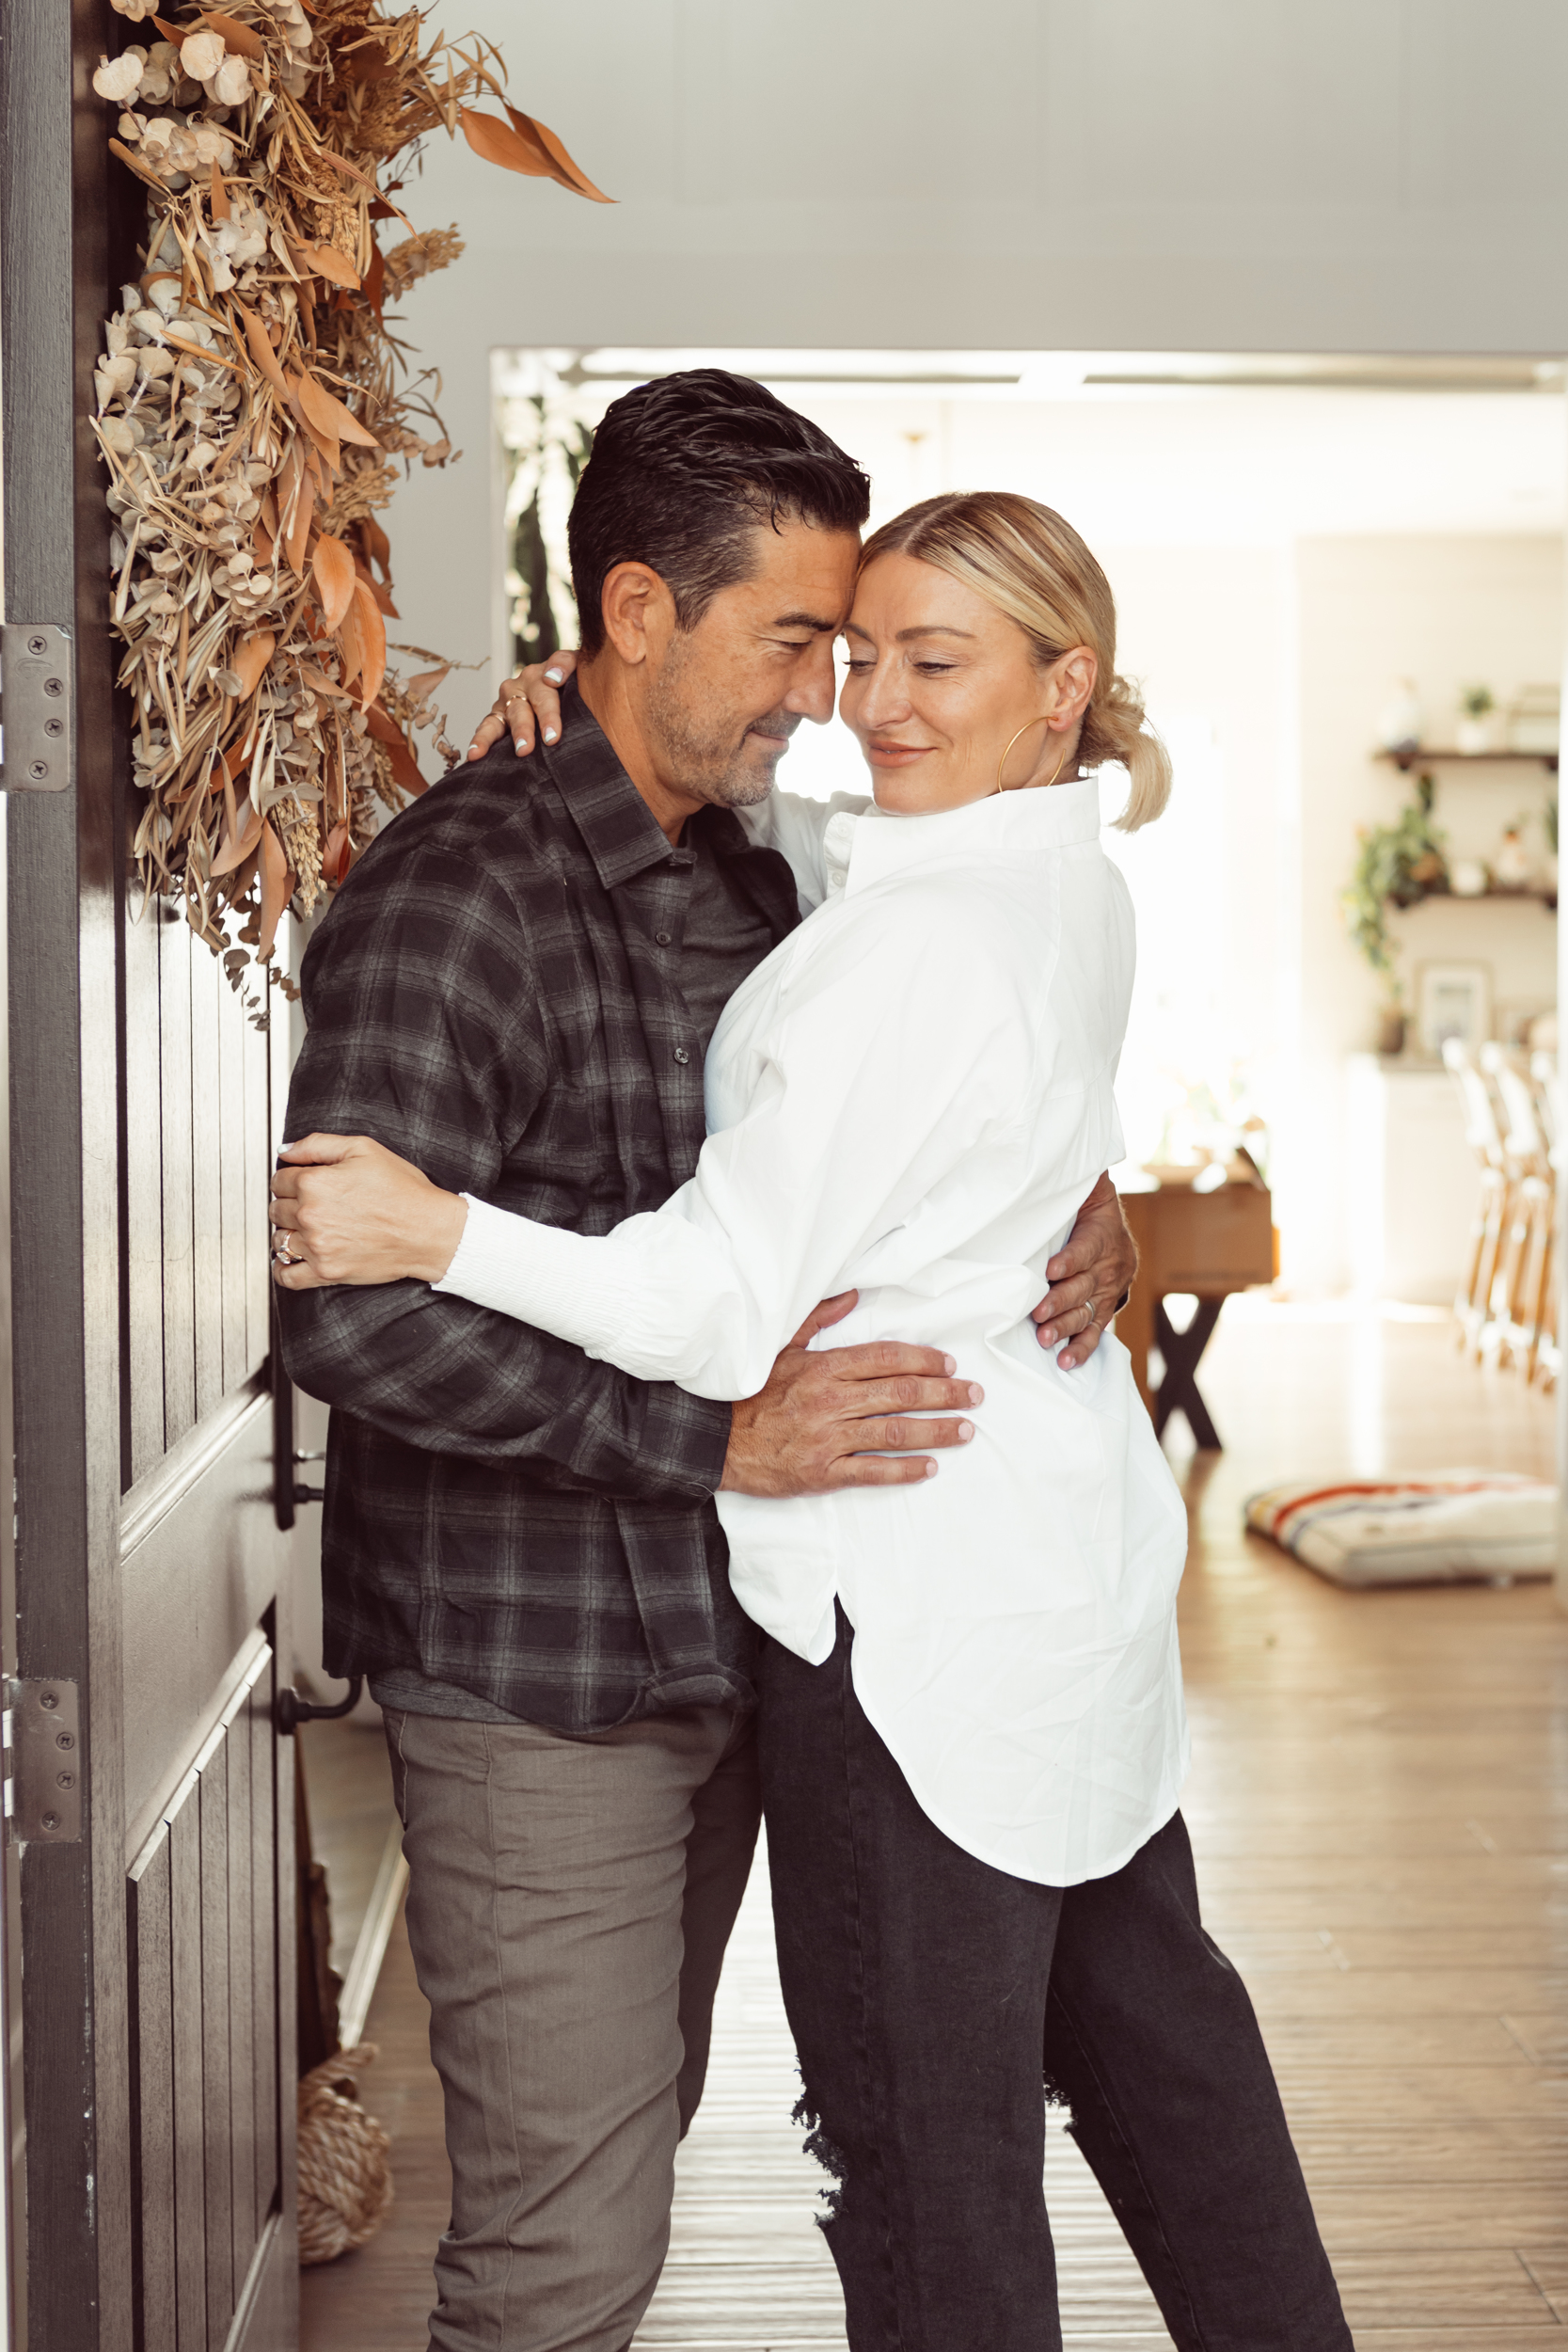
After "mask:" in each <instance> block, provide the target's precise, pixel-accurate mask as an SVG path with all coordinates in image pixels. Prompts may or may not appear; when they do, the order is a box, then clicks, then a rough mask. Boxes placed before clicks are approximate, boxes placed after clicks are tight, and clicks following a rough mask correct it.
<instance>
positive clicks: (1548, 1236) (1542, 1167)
mask: <svg viewBox="0 0 1568 2352" xmlns="http://www.w3.org/2000/svg"><path fill="white" fill-rule="evenodd" d="M1479 1059H1480V1062H1481V1071H1482V1073H1484V1075H1485V1076H1486V1077H1487V1078H1489V1079H1490V1080H1491V1082H1492V1084H1493V1086H1494V1087H1495V1088H1496V1089H1497V1099H1498V1101H1499V1102H1500V1104H1501V1105H1502V1112H1503V1122H1502V1138H1501V1139H1502V1149H1503V1158H1504V1163H1505V1167H1506V1170H1507V1176H1508V1186H1509V1208H1508V1215H1507V1218H1506V1223H1505V1230H1504V1236H1503V1246H1502V1248H1501V1250H1500V1252H1499V1253H1498V1257H1497V1266H1496V1269H1495V1271H1494V1273H1493V1277H1492V1288H1491V1291H1490V1294H1489V1295H1488V1299H1487V1308H1488V1312H1487V1316H1486V1322H1485V1327H1484V1331H1483V1335H1482V1350H1483V1353H1485V1354H1486V1355H1488V1356H1490V1357H1492V1358H1494V1359H1496V1360H1497V1362H1498V1363H1502V1364H1513V1365H1514V1366H1516V1367H1517V1368H1518V1370H1520V1371H1521V1372H1522V1373H1523V1374H1524V1375H1525V1377H1526V1378H1527V1379H1530V1378H1533V1376H1534V1373H1535V1361H1536V1355H1537V1351H1538V1349H1539V1347H1540V1343H1541V1329H1542V1318H1543V1315H1544V1311H1545V1307H1546V1294H1547V1290H1548V1288H1549V1285H1550V1282H1551V1269H1552V1254H1553V1253H1552V1243H1553V1233H1552V1225H1553V1218H1554V1216H1555V1212H1556V1205H1557V1203H1556V1193H1557V1179H1556V1173H1555V1171H1554V1169H1553V1168H1552V1165H1551V1162H1550V1159H1549V1157H1548V1153H1547V1143H1546V1136H1545V1133H1544V1129H1543V1126H1542V1121H1541V1118H1540V1114H1539V1112H1538V1110H1537V1107H1536V1091H1535V1088H1534V1086H1533V1085H1532V1084H1531V1081H1530V1077H1529V1073H1528V1064H1527V1063H1526V1061H1525V1058H1524V1056H1523V1055H1522V1054H1520V1053H1518V1052H1516V1051H1514V1050H1513V1049H1512V1048H1510V1047H1508V1046H1506V1045H1497V1044H1492V1045H1483V1046H1482V1047H1481V1054H1480V1057H1479Z"/></svg>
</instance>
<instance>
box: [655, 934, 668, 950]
mask: <svg viewBox="0 0 1568 2352" xmlns="http://www.w3.org/2000/svg"><path fill="white" fill-rule="evenodd" d="M654 938H655V939H656V940H657V943H658V945H659V946H661V947H668V946H669V945H670V934H669V932H668V931H655V933H654Z"/></svg>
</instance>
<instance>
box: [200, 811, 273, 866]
mask: <svg viewBox="0 0 1568 2352" xmlns="http://www.w3.org/2000/svg"><path fill="white" fill-rule="evenodd" d="M262 822H263V820H262V818H260V817H258V815H257V814H256V811H255V810H254V809H253V808H252V807H251V805H250V803H249V802H248V801H246V803H245V817H244V819H243V821H242V822H241V825H240V829H239V831H238V833H236V832H235V831H234V829H233V826H232V825H231V824H230V825H226V826H225V829H224V834H223V838H222V840H221V841H220V842H219V843H218V846H217V853H216V855H215V856H214V859H213V863H212V866H210V868H209V869H208V870H209V871H210V872H211V873H212V875H213V876H214V879H215V878H216V877H217V876H218V875H219V874H231V873H232V872H233V871H234V868H235V867H236V866H243V865H244V864H245V860H246V858H247V857H248V856H249V855H250V852H251V851H252V850H254V848H255V847H256V844H257V843H258V841H260V839H261V825H262Z"/></svg>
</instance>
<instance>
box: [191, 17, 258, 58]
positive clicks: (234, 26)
mask: <svg viewBox="0 0 1568 2352" xmlns="http://www.w3.org/2000/svg"><path fill="white" fill-rule="evenodd" d="M201 21H202V23H203V24H205V25H206V27H207V29H208V31H209V32H210V33H221V34H222V35H223V45H224V47H225V48H226V49H231V50H232V51H233V53H234V55H235V56H237V57H264V56H266V54H267V52H266V45H265V43H264V42H263V41H262V39H261V34H260V33H257V32H253V31H252V30H251V28H250V26H249V25H248V24H241V23H240V21H239V19H238V18H237V17H232V16H219V15H218V14H217V12H216V11H215V9H213V8H203V9H202V11H201Z"/></svg>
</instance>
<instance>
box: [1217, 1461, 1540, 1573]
mask: <svg viewBox="0 0 1568 2352" xmlns="http://www.w3.org/2000/svg"><path fill="white" fill-rule="evenodd" d="M1558 1512H1559V1495H1558V1490H1557V1487H1556V1486H1554V1485H1552V1484H1551V1483H1550V1481H1549V1480H1546V1479H1542V1478H1527V1477H1525V1476H1523V1475H1522V1474H1520V1473H1518V1472H1516V1471H1509V1470H1422V1471H1420V1472H1418V1473H1414V1474H1412V1475H1410V1476H1408V1477H1400V1476H1397V1475H1396V1476H1392V1477H1388V1478H1346V1479H1340V1480H1338V1481H1331V1480H1328V1479H1323V1478H1315V1479H1298V1480H1296V1481H1295V1482H1294V1483H1293V1484H1291V1485H1290V1486H1270V1487H1268V1488H1267V1489H1266V1490H1265V1491H1264V1492H1263V1493H1262V1494H1257V1495H1253V1496H1251V1497H1250V1498H1249V1500H1248V1502H1247V1505H1246V1524H1247V1526H1248V1527H1249V1528H1250V1529H1251V1530H1252V1532H1253V1533H1254V1534H1257V1535H1267V1536H1268V1537H1269V1538H1270V1539H1271V1540H1272V1541H1273V1542H1275V1543H1276V1544H1279V1545H1280V1546H1281V1547H1282V1548H1283V1549H1285V1550H1286V1551H1291V1552H1293V1553H1294V1554H1295V1556H1296V1558H1297V1559H1298V1560H1300V1561H1303V1562H1305V1564H1306V1565H1307V1567H1309V1568H1316V1569H1317V1570H1318V1572H1319V1574H1320V1575H1322V1576H1326V1577H1328V1578H1330V1579H1331V1580H1332V1581H1333V1582H1335V1583H1336V1584H1426V1583H1459V1582H1463V1581H1465V1579H1466V1578H1478V1577H1485V1578H1491V1579H1493V1580H1507V1579H1511V1578H1513V1577H1516V1576H1527V1577H1543V1576H1550V1575H1551V1573H1552V1571H1553V1569H1554V1568H1555V1567H1556V1565H1557V1547H1558Z"/></svg>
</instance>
